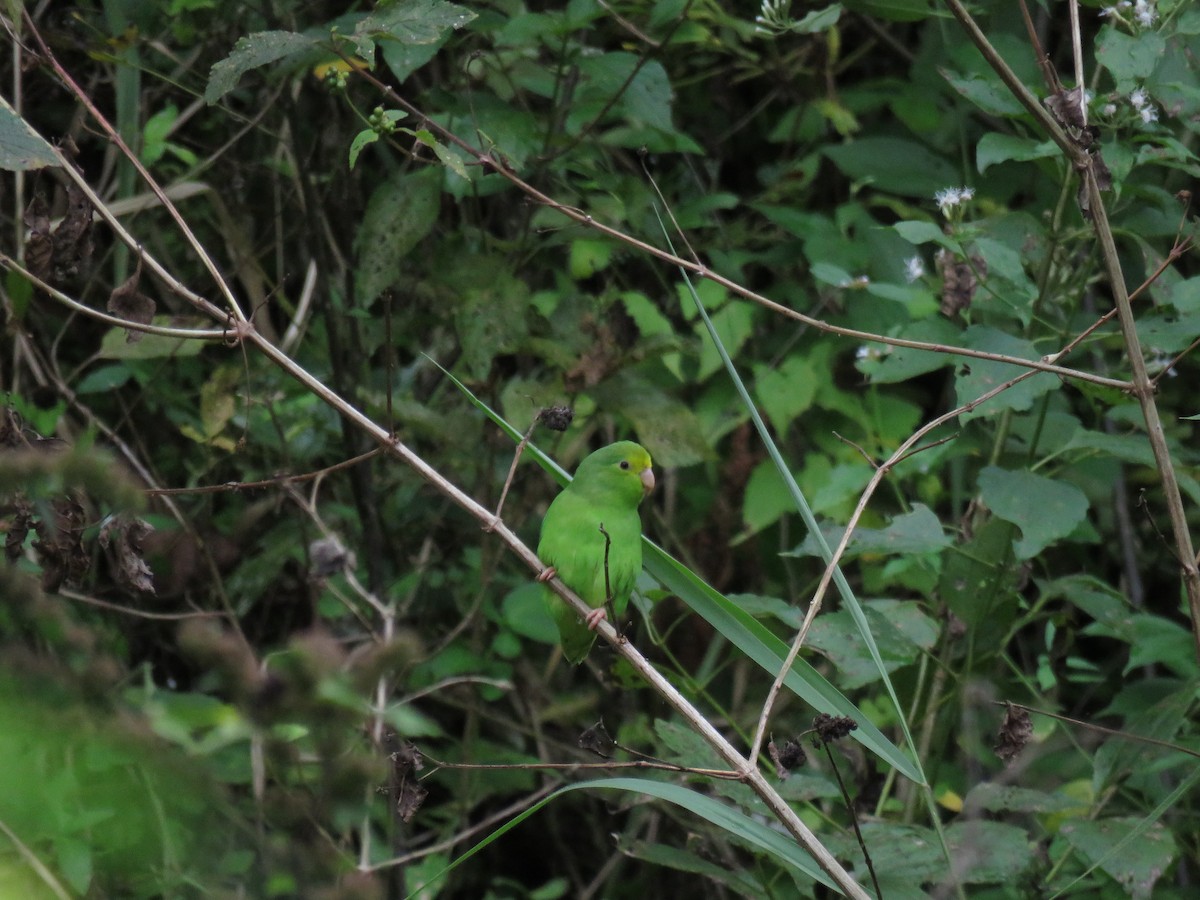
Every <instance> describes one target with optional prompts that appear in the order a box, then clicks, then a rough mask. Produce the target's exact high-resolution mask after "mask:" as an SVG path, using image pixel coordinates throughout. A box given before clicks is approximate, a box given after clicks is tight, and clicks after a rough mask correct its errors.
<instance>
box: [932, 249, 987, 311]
mask: <svg viewBox="0 0 1200 900" xmlns="http://www.w3.org/2000/svg"><path fill="white" fill-rule="evenodd" d="M937 267H938V271H939V272H940V273H941V276H942V304H941V311H942V315H944V316H949V317H951V318H953V317H954V316H956V315H958V314H959V312H961V311H962V310H964V309H967V308H969V307H970V305H971V300H972V299H973V298H974V297H975V289H976V288H977V287H979V280H978V278H977V277H976V275H975V273H976V272H979V273H980V274H981V275H987V261H986V260H984V258H983V257H982V256H978V255H972V256H971V260H970V262H968V261H967V260H965V259H959V258H957V257H955V256H954V255H953V254H951V253H948V252H947V251H945V250H941V251H939V252H938V255H937Z"/></svg>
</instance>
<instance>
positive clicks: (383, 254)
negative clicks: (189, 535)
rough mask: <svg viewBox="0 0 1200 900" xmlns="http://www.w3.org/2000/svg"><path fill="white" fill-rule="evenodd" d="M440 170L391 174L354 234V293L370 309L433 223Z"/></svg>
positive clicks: (440, 184)
mask: <svg viewBox="0 0 1200 900" xmlns="http://www.w3.org/2000/svg"><path fill="white" fill-rule="evenodd" d="M441 187H442V172H441V169H439V168H437V167H436V166H432V167H428V168H424V169H418V170H417V171H416V172H401V173H399V174H397V175H393V176H392V177H391V178H389V179H388V180H387V181H385V182H383V184H381V185H379V187H377V188H376V189H375V192H374V193H373V194H372V195H371V199H370V201H368V203H367V210H366V212H365V213H364V215H363V220H362V223H361V224H360V225H359V229H358V235H357V237H356V238H355V242H354V243H355V249H356V250H357V251H358V268H357V271H356V273H355V279H354V297H355V300H356V302H357V305H358V307H359V308H360V309H366V308H368V307H369V306H370V305H371V304H372V303H373V302H374V301H375V299H376V298H377V297H378V296H379V295H380V294H382V293H383V292H384V291H385V290H387V288H388V287H390V286H391V285H393V284H395V283H396V282H397V281H398V280H399V279H400V276H401V274H402V273H403V271H404V257H405V256H406V255H407V254H408V253H409V252H410V251H411V250H412V249H413V247H415V246H416V245H417V244H418V243H419V242H420V240H421V239H422V238H423V237H425V235H427V234H429V232H430V231H431V230H432V228H433V225H434V223H435V222H436V221H437V216H438V207H439V201H440V198H441Z"/></svg>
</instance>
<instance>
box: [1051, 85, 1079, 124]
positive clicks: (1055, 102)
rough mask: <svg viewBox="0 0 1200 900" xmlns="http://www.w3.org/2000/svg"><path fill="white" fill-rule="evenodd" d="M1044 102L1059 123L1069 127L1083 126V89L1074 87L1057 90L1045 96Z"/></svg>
mask: <svg viewBox="0 0 1200 900" xmlns="http://www.w3.org/2000/svg"><path fill="white" fill-rule="evenodd" d="M1045 104H1046V106H1047V107H1049V108H1050V112H1051V113H1053V114H1054V118H1056V119H1058V122H1059V124H1060V125H1067V126H1069V127H1071V128H1083V127H1085V123H1084V120H1083V89H1082V88H1075V89H1074V90H1070V91H1063V90H1059V91H1057V92H1055V93H1053V94H1051V95H1050V96H1049V97H1047V98H1046V100H1045Z"/></svg>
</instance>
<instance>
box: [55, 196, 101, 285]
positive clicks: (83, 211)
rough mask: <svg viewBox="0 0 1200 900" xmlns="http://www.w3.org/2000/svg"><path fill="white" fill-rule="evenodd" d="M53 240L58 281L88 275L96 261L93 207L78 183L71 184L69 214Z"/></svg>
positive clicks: (68, 200) (56, 278) (61, 223)
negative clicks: (93, 249) (90, 267)
mask: <svg viewBox="0 0 1200 900" xmlns="http://www.w3.org/2000/svg"><path fill="white" fill-rule="evenodd" d="M53 237H54V280H55V281H56V282H60V283H61V282H64V281H69V280H71V279H73V278H75V277H76V276H78V275H80V274H82V273H84V272H86V270H87V267H88V263H89V262H90V261H91V258H92V204H91V201H90V200H88V198H87V195H86V194H85V193H84V192H83V190H82V189H81V188H80V187H79V186H78V185H77V184H75V182H71V183H70V184H68V185H67V214H66V215H65V216H63V220H62V221H61V222H60V223H59V225H58V227H57V228H55V229H54V235H53Z"/></svg>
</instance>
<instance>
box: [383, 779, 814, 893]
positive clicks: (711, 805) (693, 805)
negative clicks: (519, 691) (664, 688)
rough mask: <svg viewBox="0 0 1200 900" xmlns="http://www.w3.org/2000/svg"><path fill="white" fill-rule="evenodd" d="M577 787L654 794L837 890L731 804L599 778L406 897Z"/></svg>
mask: <svg viewBox="0 0 1200 900" xmlns="http://www.w3.org/2000/svg"><path fill="white" fill-rule="evenodd" d="M580 790H611V791H629V792H631V793H634V794H646V795H648V796H651V797H657V798H658V799H660V800H665V801H667V802H668V803H673V804H675V805H676V806H678V807H681V808H682V809H686V810H687V811H688V812H690V813H692V814H694V815H697V816H699V817H700V818H702V819H706V820H707V821H709V822H711V823H712V824H713V825H716V826H717V827H718V828H720V829H722V830H724V831H726V832H728V833H729V834H731V835H733V836H734V837H736V838H737V839H738V840H741V841H743V842H745V843H748V844H752V845H753V846H755V847H757V848H758V849H759V850H762V851H763V852H764V853H767V854H769V855H770V856H773V857H774V858H775V859H776V860H777V861H778V862H780V863H782V864H783V865H784V866H789V867H791V868H794V869H797V870H798V871H799V872H801V873H803V874H804V875H805V876H807V877H809V878H812V879H813V880H815V881H819V882H820V883H821V884H823V885H825V886H826V887H828V888H831V889H832V890H837V887H836V886H835V885H834V884H833V882H832V881H830V880H829V877H828V876H827V875H826V874H825V873H824V872H822V871H821V869H820V867H819V866H818V865H817V864H816V863H815V862H814V861H813V860H812V858H811V857H810V856H808V854H806V853H805V852H804V851H803V850H801V849H800V847H799V846H798V845H797V844H796V843H795V842H794V841H792V840H790V839H789V838H788V837H787V835H785V834H782V833H780V832H778V831H776V830H775V829H773V828H771V827H769V826H768V825H766V824H764V823H763V822H759V821H756V820H755V819H751V818H750V817H749V816H746V815H744V814H743V813H740V812H738V811H737V810H736V809H734V808H733V807H731V806H728V805H726V804H724V803H721V802H720V801H718V800H715V799H713V798H712V797H709V796H707V795H705V794H701V793H699V792H697V791H693V790H690V789H688V788H685V787H682V786H681V785H678V784H670V783H667V782H663V781H649V780H647V779H645V778H602V779H596V780H595V781H584V782H580V783H579V784H570V785H567V786H566V787H564V788H562V789H561V790H557V791H555V792H554V793H553V794H551V795H550V796H549V797H546V798H545V799H544V800H541V801H539V802H537V803H535V804H534V805H533V806H531V807H529V809H527V810H525V811H524V812H523V813H520V814H518V815H516V816H514V817H513V818H512V819H510V820H509V821H507V822H505V823H504V824H503V825H501V826H500V827H499V828H497V829H496V830H495V831H493V832H492V833H491V834H489V835H488V836H487V837H485V838H484V839H483V840H482V841H480V842H479V843H478V844H476V845H475V846H474V847H472V848H471V849H470V850H468V851H467V852H466V853H464V854H463V855H462V856H460V857H459V858H458V859H456V860H454V862H452V863H450V865H448V866H446V868H444V869H442V871H440V872H438V873H437V875H435V876H433V878H431V879H429V881H427V882H426V883H425V884H423V885H421V886H420V887H418V888H417V889H416V890H414V891H413V892H412V893H410V894H409V895H408V898H406V900H409V898H412V897H415V896H416V895H417V894H419V893H420V892H421V891H423V890H424V889H425V888H426V887H428V886H429V885H431V884H434V883H435V882H436V881H437V880H438V879H440V878H442V876H444V875H446V874H447V873H449V872H450V871H452V870H453V869H454V868H455V867H457V866H459V865H461V864H462V863H464V862H466V861H467V860H468V859H470V858H471V857H472V856H474V855H475V854H476V853H478V852H479V851H480V850H482V849H483V848H484V847H486V846H488V845H489V844H491V843H492V842H493V841H496V840H499V839H500V838H501V837H503V836H504V835H505V834H507V833H508V832H509V831H512V829H514V828H516V827H517V826H518V825H520V824H521V823H522V822H524V821H525V820H526V819H528V818H529V817H530V816H532V815H533V814H534V813H536V812H538V811H539V810H540V809H541V808H542V807H543V806H545V805H546V804H547V803H549V802H551V801H552V800H554V799H556V798H558V797H561V796H562V795H563V794H567V793H570V792H571V791H580Z"/></svg>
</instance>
